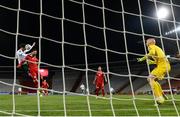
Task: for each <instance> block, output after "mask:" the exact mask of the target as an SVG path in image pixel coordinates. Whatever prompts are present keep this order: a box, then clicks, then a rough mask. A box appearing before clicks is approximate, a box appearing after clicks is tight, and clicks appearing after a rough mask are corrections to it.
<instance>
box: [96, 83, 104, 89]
mask: <svg viewBox="0 0 180 117" xmlns="http://www.w3.org/2000/svg"><path fill="white" fill-rule="evenodd" d="M96 88H101V89H104V83H96Z"/></svg>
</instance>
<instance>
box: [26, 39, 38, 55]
mask: <svg viewBox="0 0 180 117" xmlns="http://www.w3.org/2000/svg"><path fill="white" fill-rule="evenodd" d="M35 45H36V42H34V43H33V44H32V45H31V46H30V48H29V49H26V50H25V51H24V52H25V53H27V52H29V51H30V50H31V49H32V48H33V47H34V46H35Z"/></svg>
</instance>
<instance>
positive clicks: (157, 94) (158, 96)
mask: <svg viewBox="0 0 180 117" xmlns="http://www.w3.org/2000/svg"><path fill="white" fill-rule="evenodd" d="M155 79H156V77H155V76H153V75H151V74H150V75H149V77H148V81H149V84H150V86H151V89H152V91H153V93H154V96H155V98H156V100H157V102H159V103H163V102H164V98H163V95H162V92H160V91H159V85H158V83H157V82H156V81H155Z"/></svg>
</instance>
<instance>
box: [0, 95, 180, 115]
mask: <svg viewBox="0 0 180 117" xmlns="http://www.w3.org/2000/svg"><path fill="white" fill-rule="evenodd" d="M106 97H108V96H106ZM113 97H115V98H117V99H131V98H132V96H131V95H113ZM136 97H137V98H148V99H152V96H151V95H137V96H136ZM174 97H175V98H176V99H178V100H180V95H175V96H174ZM169 98H170V96H169ZM89 99H90V107H91V112H92V116H112V110H111V105H110V100H107V99H100V98H99V99H96V98H95V97H90V98H89ZM117 99H113V107H114V111H115V115H116V116H137V114H136V111H135V109H134V105H133V101H132V100H117ZM65 101H66V111H67V116H89V111H88V104H87V98H86V96H74V95H66V100H65ZM15 103H16V104H15V105H16V106H15V107H16V113H19V114H24V115H32V116H37V113H38V111H37V110H38V109H37V96H35V95H34V96H29V95H21V96H19V95H15ZM135 103H136V106H137V109H138V112H139V115H140V116H158V111H157V109H156V106H154V101H153V100H139V99H137V100H135ZM175 103H176V106H177V108H178V112H179V113H180V101H176V102H175ZM12 107H13V104H12V95H0V116H10V115H9V114H5V113H3V112H10V113H11V112H12ZM40 109H41V113H40V114H41V116H64V107H63V96H62V95H51V96H43V97H40ZM159 109H160V113H161V115H162V116H177V113H176V111H175V109H174V106H173V103H172V102H171V101H166V102H165V103H164V104H163V105H160V106H159Z"/></svg>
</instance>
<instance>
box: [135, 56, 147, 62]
mask: <svg viewBox="0 0 180 117" xmlns="http://www.w3.org/2000/svg"><path fill="white" fill-rule="evenodd" d="M144 60H146V56H144V57H142V58H137V61H138V62H142V61H144Z"/></svg>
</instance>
